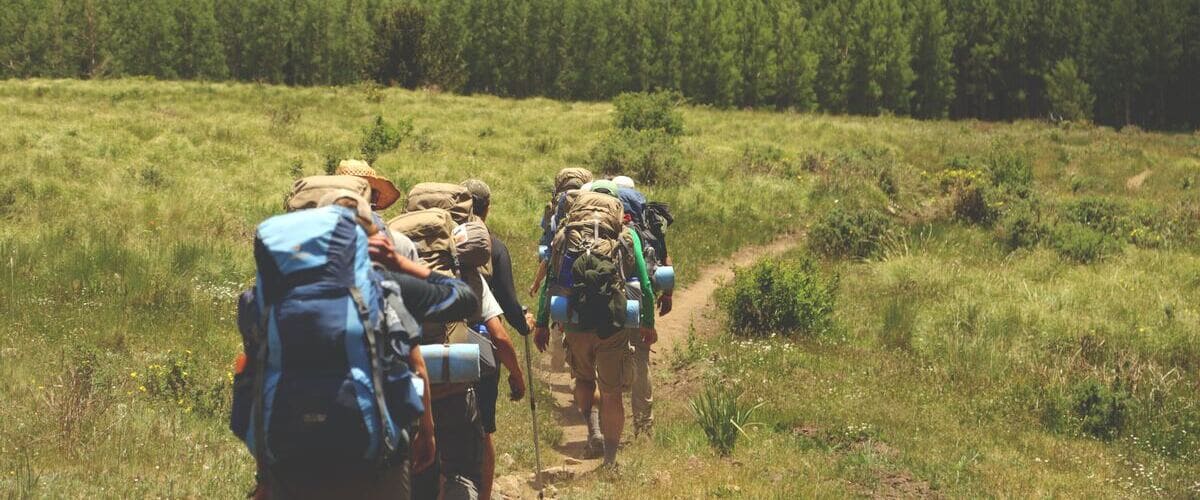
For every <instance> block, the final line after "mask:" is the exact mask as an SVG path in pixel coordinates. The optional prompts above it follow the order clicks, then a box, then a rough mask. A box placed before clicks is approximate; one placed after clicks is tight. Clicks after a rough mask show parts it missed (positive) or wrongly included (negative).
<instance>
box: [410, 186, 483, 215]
mask: <svg viewBox="0 0 1200 500" xmlns="http://www.w3.org/2000/svg"><path fill="white" fill-rule="evenodd" d="M474 204H475V202H474V198H471V192H470V191H468V190H467V188H465V187H463V186H460V185H458V184H447V183H444V182H422V183H420V184H417V185H416V186H413V187H412V189H410V190H409V191H408V198H407V200H406V201H405V206H404V211H405V212H415V211H417V210H425V209H428V208H440V209H443V210H446V211H448V212H450V215H452V216H453V219H454V223H455V224H465V223H466V222H467V221H469V220H473V219H476V217H475V213H474V212H473V211H472V210H473V207H474Z"/></svg>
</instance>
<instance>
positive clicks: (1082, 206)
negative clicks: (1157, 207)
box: [1062, 196, 1130, 237]
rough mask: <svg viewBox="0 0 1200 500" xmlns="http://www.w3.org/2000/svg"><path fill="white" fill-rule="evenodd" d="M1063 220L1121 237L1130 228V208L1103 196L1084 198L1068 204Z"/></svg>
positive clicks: (1063, 212)
mask: <svg viewBox="0 0 1200 500" xmlns="http://www.w3.org/2000/svg"><path fill="white" fill-rule="evenodd" d="M1062 215H1063V218H1064V219H1066V220H1068V221H1071V222H1075V223H1077V224H1082V225H1084V226H1087V227H1089V228H1092V229H1095V230H1096V231H1099V232H1102V233H1104V234H1107V235H1109V236H1116V237H1121V236H1123V235H1124V234H1125V233H1126V232H1127V228H1128V227H1129V225H1130V224H1129V215H1130V209H1129V206H1128V205H1126V204H1124V203H1121V202H1119V201H1116V200H1113V199H1110V198H1105V197H1101V196H1084V197H1082V198H1079V199H1076V200H1074V201H1071V202H1069V203H1067V204H1066V205H1065V206H1063V209H1062Z"/></svg>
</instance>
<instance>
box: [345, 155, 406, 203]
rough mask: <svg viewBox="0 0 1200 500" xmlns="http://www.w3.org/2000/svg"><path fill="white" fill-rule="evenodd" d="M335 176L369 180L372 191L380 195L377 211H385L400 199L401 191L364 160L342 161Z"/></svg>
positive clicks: (377, 201)
mask: <svg viewBox="0 0 1200 500" xmlns="http://www.w3.org/2000/svg"><path fill="white" fill-rule="evenodd" d="M334 175H353V176H355V177H361V178H363V179H366V180H367V183H369V184H370V185H371V189H373V190H375V191H376V192H378V193H379V198H378V199H377V200H376V201H375V209H376V210H383V209H385V208H387V207H390V206H392V204H393V203H396V200H399V199H400V190H399V189H396V185H395V184H392V181H390V180H388V178H387V177H384V176H381V175H379V173H378V172H376V171H375V169H373V168H371V166H370V165H368V164H367V162H365V161H362V160H342V162H341V163H338V167H337V170H336V171H334Z"/></svg>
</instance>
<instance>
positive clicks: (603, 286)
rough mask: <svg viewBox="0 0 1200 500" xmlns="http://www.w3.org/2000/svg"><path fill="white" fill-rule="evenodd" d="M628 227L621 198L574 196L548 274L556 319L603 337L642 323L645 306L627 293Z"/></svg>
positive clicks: (551, 302)
mask: <svg viewBox="0 0 1200 500" xmlns="http://www.w3.org/2000/svg"><path fill="white" fill-rule="evenodd" d="M625 231H626V230H625V226H624V224H623V210H622V207H621V202H620V200H618V199H617V198H616V197H614V196H611V195H608V194H604V193H594V192H583V193H581V194H579V196H578V198H577V199H576V200H574V202H573V203H572V204H571V208H570V210H569V211H568V212H567V214H566V217H565V218H564V219H563V220H562V221H561V222H560V224H559V229H558V234H557V235H556V236H555V237H554V241H553V245H552V246H551V254H550V259H551V260H550V269H549V274H548V279H549V280H550V283H549V284H550V293H551V298H550V307H551V315H552V316H555V317H556V320H559V321H564V322H566V323H568V324H570V325H573V326H574V328H573V329H574V330H581V331H595V332H596V333H597V334H598V335H600V336H601V337H607V336H608V335H611V334H612V333H615V332H616V331H617V330H619V329H621V328H626V327H631V326H636V318H637V316H638V312H637V310H638V309H639V308H640V305H639V304H638V303H637V302H636V301H626V300H625V294H624V286H625V277H624V272H623V265H622V263H623V259H622V255H621V253H622V248H623V246H624V243H623V241H622V239H623V238H628V236H627V234H626V232H625ZM630 308H633V310H632V311H631V310H630ZM631 322H632V323H633V324H631Z"/></svg>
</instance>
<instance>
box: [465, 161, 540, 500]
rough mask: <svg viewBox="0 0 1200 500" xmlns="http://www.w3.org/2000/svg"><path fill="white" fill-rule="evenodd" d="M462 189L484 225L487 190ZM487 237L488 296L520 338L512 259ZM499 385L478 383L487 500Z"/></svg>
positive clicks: (477, 183) (468, 183) (527, 324)
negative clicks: (489, 262) (489, 244)
mask: <svg viewBox="0 0 1200 500" xmlns="http://www.w3.org/2000/svg"><path fill="white" fill-rule="evenodd" d="M462 186H463V187H465V188H467V191H470V193H471V199H472V204H471V209H472V212H473V213H474V214H475V216H476V217H478V218H479V220H481V221H483V222H484V223H485V224H486V223H487V219H488V215H489V214H490V212H491V205H492V190H491V188H490V187H489V186H488V185H487V183H485V182H483V181H481V180H479V179H468V180H465V181H463V182H462ZM489 234H490V236H491V241H492V245H491V246H492V262H491V264H492V268H491V273H490V275H487V276H484V277H485V278H486V280H487V284H488V287H489V288H490V290H491V292H492V296H493V297H495V298H496V302H497V303H499V304H500V308H501V309H502V310H503V311H504V318H505V320H506V321H507V322H508V324H509V325H512V327H513V328H514V329H515V330H516V331H517V333H519V334H521V336H527V335H529V331H530V329H531V323H532V322H533V317H532V316H531V315H529V313H528V312H526V311H527V309H526V308H525V306H522V305H521V301H520V299H518V298H517V289H516V285H515V284H514V283H513V271H512V258H511V257H510V256H509V254H508V246H507V245H505V244H504V242H503V241H501V240H500V238H499V237H497V236H496V233H494V232H489ZM504 336H505V338H504V339H503V340H502V341H501V340H499V339H498V345H499V342H504V343H511V342H512V341H511V340H510V339H508V338H507V334H504ZM499 383H500V377H499V376H496V377H491V378H490V380H487V379H481V380H480V381H479V400H480V401H479V404H480V411H481V413H482V418H483V430H484V433H485V434H486V437H485V438H484V456H483V485H482V487H481V488H480V498H491V492H492V485H493V482H494V480H495V475H496V447H495V442H494V441H493V439H492V436H493V434H495V433H496V400H497V399H498V397H499Z"/></svg>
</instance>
